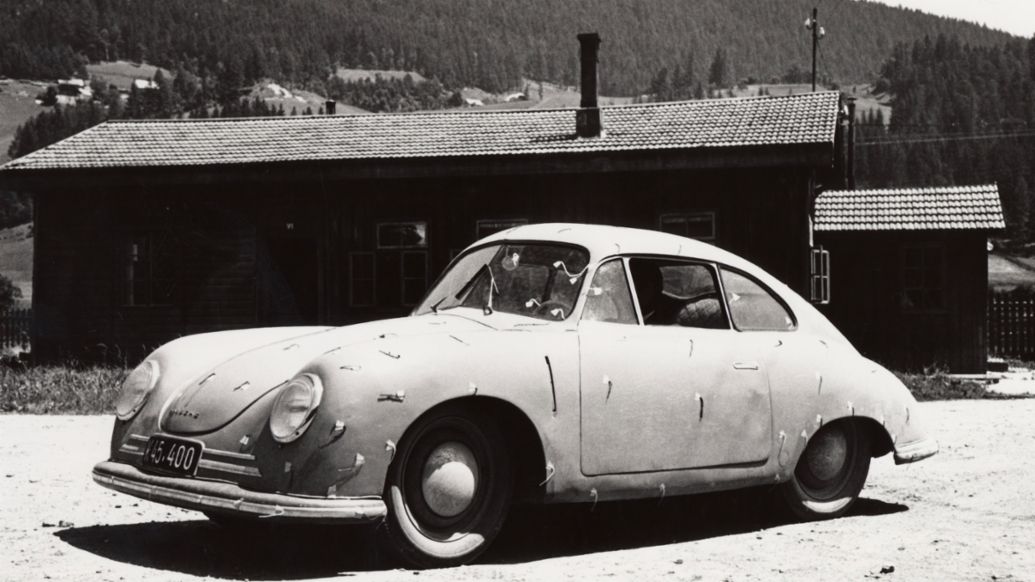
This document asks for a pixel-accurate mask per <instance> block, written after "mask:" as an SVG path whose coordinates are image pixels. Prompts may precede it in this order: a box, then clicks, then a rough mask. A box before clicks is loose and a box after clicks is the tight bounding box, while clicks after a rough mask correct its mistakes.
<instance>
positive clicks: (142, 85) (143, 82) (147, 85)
mask: <svg viewBox="0 0 1035 582" xmlns="http://www.w3.org/2000/svg"><path fill="white" fill-rule="evenodd" d="M133 88H134V89H136V90H137V91H157V90H158V83H155V82H154V81H152V80H151V79H133Z"/></svg>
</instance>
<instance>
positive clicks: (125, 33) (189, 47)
mask: <svg viewBox="0 0 1035 582" xmlns="http://www.w3.org/2000/svg"><path fill="white" fill-rule="evenodd" d="M812 5H813V2H812V1H811V0H695V1H694V2H686V1H685V0H568V1H566V2H553V1H548V0H526V1H524V2H496V1H493V0H393V1H392V2H384V1H383V0H223V1H221V2H213V1H211V0H178V1H176V2H168V1H166V0H47V1H46V2H40V1H38V0H8V1H6V2H3V3H2V5H0V38H3V39H4V43H3V44H2V45H0V76H8V77H18V78H57V77H62V76H67V75H68V74H70V73H71V72H73V71H75V70H77V69H81V68H82V67H83V65H84V64H85V63H92V62H100V61H113V60H117V59H125V60H130V61H135V62H144V61H146V62H149V63H153V64H155V65H159V66H162V67H165V68H167V69H169V70H176V69H177V68H178V67H183V68H185V69H186V70H189V71H191V72H192V73H194V74H196V75H199V76H202V77H206V78H213V79H216V80H218V82H219V83H220V84H226V85H229V86H236V87H240V86H243V85H247V84H249V83H252V82H256V81H258V80H261V79H263V78H273V79H277V81H278V82H280V83H282V84H285V85H294V86H298V85H302V84H308V85H310V86H308V87H307V88H309V89H311V90H313V91H315V92H316V93H321V94H323V93H325V91H322V90H320V87H318V85H320V84H322V83H324V82H326V80H327V79H328V77H329V76H330V75H331V73H332V72H333V71H335V70H337V69H338V68H339V67H346V68H363V69H401V70H411V71H416V72H418V73H420V74H421V75H423V76H425V77H429V78H430V77H434V78H436V79H438V80H439V81H440V82H441V83H442V84H443V85H444V86H446V87H463V86H473V87H481V88H483V89H486V90H488V91H491V92H497V93H498V92H502V91H505V90H508V89H512V88H514V87H515V86H516V85H517V84H518V83H519V82H520V80H521V79H522V78H531V79H541V80H546V81H552V82H557V83H562V84H566V85H574V84H575V82H576V75H577V70H578V62H577V61H578V59H577V52H578V50H577V45H576V43H575V38H574V37H575V34H576V33H577V32H580V31H586V30H596V31H598V32H600V34H601V36H602V37H603V39H604V45H603V47H602V52H601V71H602V73H601V91H602V92H603V93H606V94H611V95H636V94H639V93H642V92H643V91H644V89H645V88H646V87H647V86H648V84H649V82H650V80H651V77H652V75H653V74H654V73H655V72H656V71H658V70H660V69H662V68H666V67H667V68H674V67H676V66H677V65H680V66H683V67H687V66H692V68H693V70H694V71H696V72H698V76H701V74H702V73H703V72H704V71H706V70H707V67H708V66H709V64H710V62H711V59H712V56H713V55H714V54H715V52H716V50H717V49H718V48H722V49H724V50H725V51H726V52H727V55H728V60H729V67H730V73H731V75H730V78H731V79H732V80H741V79H748V78H753V79H757V80H761V81H767V80H770V79H773V78H779V77H782V76H784V74H785V73H787V72H788V71H789V70H790V69H791V68H792V67H797V68H798V69H799V70H800V69H802V68H807V66H808V62H809V43H808V37H807V34H806V31H805V30H804V29H803V27H802V22H803V21H804V19H805V16H806V15H807V14H808V13H809V11H810V10H811V8H812ZM820 23H821V24H822V25H823V26H824V28H825V29H826V32H827V37H826V39H824V41H823V43H822V49H821V57H820V72H821V73H822V74H823V75H824V76H826V77H828V78H830V79H832V80H834V81H837V82H840V83H842V84H844V83H848V82H870V81H873V80H874V77H875V76H876V74H877V72H878V70H879V67H880V64H881V63H882V62H883V61H884V60H885V59H886V58H887V57H888V55H889V54H890V52H891V49H892V47H893V46H894V45H895V44H896V43H898V42H903V41H909V42H911V41H913V40H915V39H918V38H922V37H923V36H925V35H930V36H932V37H934V36H937V35H938V34H946V35H951V36H956V37H959V38H960V39H961V41H962V42H964V43H968V44H972V45H988V44H995V43H1001V42H1003V41H1005V40H1007V38H1009V37H1008V35H1006V34H1005V33H1000V32H996V31H991V30H989V29H987V28H984V27H981V26H978V25H974V24H969V23H965V22H962V21H958V20H951V19H946V18H941V17H936V16H932V15H928V14H923V13H920V12H917V11H911V10H905V9H901V8H894V7H889V6H886V5H883V4H876V3H871V2H865V1H858V0H826V1H825V2H823V3H822V6H821V12H820Z"/></svg>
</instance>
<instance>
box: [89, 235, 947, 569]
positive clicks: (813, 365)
mask: <svg viewBox="0 0 1035 582" xmlns="http://www.w3.org/2000/svg"><path fill="white" fill-rule="evenodd" d="M116 409H117V416H118V418H117V420H116V422H115V428H114V432H113V436H112V442H111V452H110V458H109V460H107V461H105V462H102V463H100V464H98V465H97V466H96V467H95V469H94V479H95V480H96V481H97V482H98V483H100V484H101V485H104V486H106V487H110V488H113V489H116V490H118V491H123V492H126V493H129V494H132V495H136V496H139V497H143V498H147V499H151V500H153V501H157V502H161V503H167V504H171V505H176V506H181V507H187V508H192V509H198V510H201V511H204V512H206V513H207V514H209V515H210V516H212V517H214V518H217V519H224V520H225V519H233V518H240V519H247V518H255V517H264V518H270V519H273V520H295V521H311V522H330V523H363V522H367V523H377V522H382V521H383V522H384V523H385V524H386V525H387V527H386V528H382V529H384V530H385V531H386V533H385V534H384V537H385V540H386V541H387V542H388V544H389V545H390V546H392V547H393V548H394V549H396V550H398V551H399V553H400V554H401V555H402V556H403V557H404V558H406V559H408V561H410V562H411V563H414V564H417V565H422V566H435V565H448V564H456V563H462V562H466V561H469V560H471V559H473V558H474V557H476V556H477V555H478V554H479V553H480V552H481V551H482V550H484V548H485V547H486V546H487V545H488V543H489V542H491V540H492V538H493V536H494V535H495V534H496V532H497V531H498V529H499V527H500V524H501V523H502V520H503V516H505V515H506V512H507V508H508V507H509V506H510V504H511V502H512V501H526V502H540V503H557V502H587V503H596V502H599V501H608V500H620V499H634V498H651V497H655V498H659V499H661V498H664V497H665V496H673V495H683V494H692V493H698V492H704V491H716V490H721V489H734V488H740V487H747V486H754V485H761V484H778V487H779V488H780V490H781V491H782V494H783V497H784V499H785V500H786V501H787V502H788V506H789V507H790V508H791V509H792V511H793V512H794V513H795V514H796V515H798V516H800V517H802V518H807V519H811V518H822V517H830V516H836V515H841V514H843V513H844V511H846V510H847V508H848V506H849V505H850V504H851V503H852V501H853V500H854V499H855V498H856V497H857V496H858V493H859V490H860V489H861V488H862V485H863V481H865V478H866V471H867V469H868V466H869V460H870V458H871V457H874V456H880V455H884V454H887V453H893V454H894V458H895V460H896V462H899V463H905V462H912V461H917V460H920V459H922V458H926V457H928V456H930V455H933V454H934V453H935V452H936V451H937V444H936V443H935V442H934V441H933V440H932V439H931V438H930V437H929V436H928V435H927V434H926V432H925V431H924V429H923V427H922V426H921V424H920V419H919V414H918V410H917V404H916V401H915V400H914V399H913V397H912V396H911V395H910V393H909V392H908V390H907V389H906V388H905V387H904V386H903V385H902V384H901V382H899V381H898V380H897V379H896V377H895V376H894V375H893V374H891V373H890V372H888V371H887V370H885V369H884V368H882V367H881V366H880V365H878V364H876V363H874V362H872V361H870V360H868V359H866V358H864V357H863V356H861V355H860V354H859V353H858V352H857V351H856V350H855V349H854V348H853V347H852V346H851V344H850V343H849V342H848V341H847V340H846V339H845V338H844V336H842V335H841V333H839V332H838V331H837V329H836V328H835V327H834V326H833V325H831V324H830V323H829V321H827V319H826V318H825V317H824V316H823V315H822V314H820V313H819V312H818V311H817V310H816V309H815V308H813V306H812V305H810V304H809V303H808V302H807V301H805V300H804V299H802V298H801V297H799V296H798V295H797V294H796V293H794V292H793V291H791V290H790V289H789V288H788V287H787V286H785V285H784V284H782V283H781V282H779V281H778V280H776V279H775V278H774V277H772V276H770V275H768V274H767V273H765V272H764V271H763V270H762V269H760V268H758V267H756V266H754V265H752V264H751V263H749V262H748V261H745V260H744V259H742V258H740V257H737V256H735V255H733V254H731V253H729V252H726V251H723V250H721V249H719V248H716V247H714V246H711V245H708V244H705V243H702V242H699V241H695V240H691V239H686V238H681V237H677V236H674V235H670V234H665V233H660V232H654V231H644V230H635V229H628V228H618V227H609V226H596V225H581V224H540V225H529V226H522V227H517V228H514V229H511V230H508V231H505V232H502V233H498V234H495V235H493V236H490V237H488V238H486V239H483V240H481V241H479V242H477V243H475V244H474V245H472V246H471V247H469V248H468V249H467V250H465V251H464V252H463V253H461V254H460V255H459V256H458V257H457V258H456V259H454V260H453V261H452V262H451V264H450V266H449V268H447V270H446V271H445V273H444V274H443V275H442V276H441V277H440V278H439V280H438V281H437V282H436V283H435V284H434V285H433V286H432V288H431V290H430V291H429V292H428V294H427V295H426V297H425V299H424V301H423V302H422V303H421V304H420V306H418V307H417V309H415V310H414V313H413V314H412V315H411V316H409V317H403V318H398V319H392V320H386V321H376V322H370V323H363V324H357V325H350V326H345V327H339V328H331V327H304V328H291V327H286V328H266V329H254V330H240V331H225V332H217V333H209V334H202V335H196V336H189V337H184V338H180V339H177V340H175V341H172V342H170V343H169V344H166V345H165V346H163V347H161V348H159V349H158V350H156V351H155V352H154V353H152V354H151V355H150V356H149V357H148V358H147V359H146V360H145V362H144V363H143V364H141V366H140V367H138V368H137V369H136V370H134V372H133V373H132V374H131V375H130V377H129V378H128V379H127V381H126V383H125V385H124V386H123V390H122V393H121V394H120V397H119V400H118V401H117V405H116Z"/></svg>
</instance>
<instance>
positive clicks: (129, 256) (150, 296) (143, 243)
mask: <svg viewBox="0 0 1035 582" xmlns="http://www.w3.org/2000/svg"><path fill="white" fill-rule="evenodd" d="M175 257H176V255H175V252H174V249H173V247H172V241H171V240H170V238H169V236H168V235H167V234H166V233H163V232H162V231H145V232H134V233H129V234H128V235H127V236H126V238H125V240H124V241H123V243H122V270H123V287H122V288H123V297H122V300H123V304H124V305H133V306H152V305H171V304H172V303H173V295H174V291H175V286H176V269H175Z"/></svg>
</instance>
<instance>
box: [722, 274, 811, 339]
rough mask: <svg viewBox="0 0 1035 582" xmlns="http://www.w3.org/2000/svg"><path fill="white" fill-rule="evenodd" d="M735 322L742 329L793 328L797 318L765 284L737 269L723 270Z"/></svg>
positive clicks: (775, 329) (728, 300)
mask: <svg viewBox="0 0 1035 582" xmlns="http://www.w3.org/2000/svg"><path fill="white" fill-rule="evenodd" d="M722 285H723V287H725V289H726V303H727V304H728V305H729V309H730V318H732V319H733V325H735V326H736V327H737V329H739V330H741V331H791V330H793V329H794V328H795V322H794V317H793V316H792V315H791V312H790V311H788V310H787V308H786V307H785V306H784V304H783V302H781V301H780V300H779V299H777V298H776V297H773V295H772V294H771V293H770V292H769V291H767V290H766V289H765V288H764V287H762V286H761V285H759V284H758V283H756V282H755V281H753V280H752V279H749V278H748V277H747V276H745V275H741V274H740V273H737V272H736V271H728V270H726V269H722Z"/></svg>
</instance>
